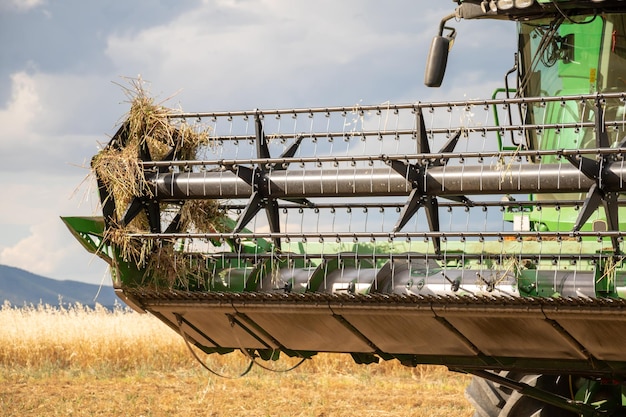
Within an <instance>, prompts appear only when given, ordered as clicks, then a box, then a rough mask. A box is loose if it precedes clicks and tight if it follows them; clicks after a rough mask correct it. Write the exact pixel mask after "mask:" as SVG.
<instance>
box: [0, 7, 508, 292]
mask: <svg viewBox="0 0 626 417" xmlns="http://www.w3.org/2000/svg"><path fill="white" fill-rule="evenodd" d="M454 6H455V3H454V2H453V1H451V0H443V1H442V0H439V1H436V2H435V1H432V0H388V1H384V2H383V1H380V0H378V1H374V0H340V1H338V0H316V1H314V2H313V1H298V0H203V1H202V0H179V1H175V2H173V1H171V2H166V1H156V0H133V1H120V0H99V1H84V0H0V51H2V53H1V54H0V189H1V190H2V196H0V264H4V265H10V266H15V267H18V268H22V269H26V270H28V271H30V272H33V273H36V274H40V275H44V276H47V277H50V278H55V279H60V280H77V281H84V282H89V283H94V284H99V283H103V282H104V283H106V284H110V279H109V277H108V273H107V266H106V264H105V263H104V262H103V261H101V260H99V259H98V258H95V257H93V256H92V255H90V254H88V253H87V252H86V251H85V250H84V249H83V248H82V247H81V246H80V244H78V243H77V242H76V241H75V240H74V238H73V237H72V236H71V235H70V233H69V232H68V231H67V229H66V228H65V226H64V225H63V223H62V222H61V220H60V218H59V217H60V216H71V215H80V216H84V215H98V214H99V206H98V201H97V197H96V195H95V193H94V184H93V180H92V179H91V178H90V177H89V176H88V174H89V161H90V159H91V157H92V156H93V155H94V154H96V153H97V152H98V150H99V149H100V147H101V146H102V145H103V144H105V143H106V142H107V141H108V139H109V138H110V136H111V135H112V134H113V133H115V130H116V127H117V126H118V125H119V123H120V122H121V121H122V120H123V118H124V115H125V113H126V112H127V111H128V109H129V103H128V98H127V96H126V95H125V93H124V89H123V87H127V86H129V79H133V78H137V77H139V76H140V77H141V78H142V79H143V80H144V81H145V82H146V83H147V89H148V91H149V92H150V94H151V95H152V96H154V97H155V98H156V99H157V101H164V104H165V105H167V106H168V107H175V108H179V107H180V108H182V109H183V110H185V111H190V112H201V111H219V110H237V109H254V108H290V107H317V106H336V105H346V106H351V105H354V104H355V103H362V104H378V103H385V102H398V103H411V102H416V101H439V100H461V99H474V98H486V97H490V96H491V93H492V91H493V90H494V89H495V88H497V87H501V86H502V84H503V77H504V73H505V72H506V71H507V70H508V69H509V68H510V67H512V65H513V53H514V51H515V39H516V35H515V25H514V23H512V22H493V21H467V22H454V23H452V24H453V25H454V26H455V27H456V29H457V38H456V41H455V43H454V47H453V50H452V52H451V54H450V58H449V63H448V70H447V73H446V79H445V80H444V85H443V86H442V87H441V88H438V89H429V88H427V87H425V86H424V84H423V79H424V64H425V60H426V57H427V55H428V48H429V46H430V41H431V39H432V37H433V36H434V35H436V33H437V30H438V26H439V21H440V20H441V18H442V17H443V16H445V15H447V14H449V13H450V12H451V11H452V10H453V9H454Z"/></svg>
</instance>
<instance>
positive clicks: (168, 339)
mask: <svg viewBox="0 0 626 417" xmlns="http://www.w3.org/2000/svg"><path fill="white" fill-rule="evenodd" d="M201 359H202V360H203V361H205V363H206V364H207V365H208V366H209V367H210V368H211V369H213V370H215V371H217V372H218V373H221V374H223V375H225V376H229V377H236V376H238V375H239V373H240V372H241V371H242V370H243V369H245V367H246V365H247V360H246V358H245V357H244V356H243V355H242V354H240V353H233V354H229V355H223V356H220V355H209V356H206V355H202V356H201ZM293 364H294V362H293V360H291V359H289V358H286V359H284V360H281V361H278V362H276V363H275V362H272V363H267V364H266V365H267V367H269V368H272V369H274V370H275V371H280V370H284V369H285V368H288V367H290V366H292V365H293ZM468 383H469V377H468V376H466V375H460V374H455V373H451V372H449V371H447V369H446V368H443V367H435V366H418V367H417V368H406V367H404V366H402V365H400V364H399V363H398V362H397V361H389V362H384V363H380V364H373V365H367V366H366V365H356V364H354V363H353V361H352V359H351V357H350V356H349V355H338V354H319V355H317V356H315V357H313V359H311V360H307V361H305V363H304V364H303V365H302V366H300V367H298V368H297V369H295V370H293V371H290V372H270V371H268V370H265V369H262V368H260V367H257V366H255V367H253V368H252V370H251V372H250V373H248V374H247V375H246V376H244V377H242V378H234V379H230V378H222V377H217V376H215V375H212V374H210V373H209V372H207V371H206V370H205V369H203V368H202V367H201V366H200V365H199V364H198V363H197V362H196V360H195V359H194V358H193V357H192V356H191V354H190V353H189V351H188V350H187V347H186V346H185V344H184V342H183V340H182V338H181V337H180V336H179V335H178V334H176V332H174V331H173V330H171V329H170V328H168V327H167V326H165V325H164V324H163V323H161V322H160V321H159V320H157V319H156V318H154V317H152V316H150V315H148V314H138V313H135V312H132V311H130V310H127V309H124V308H121V307H120V308H117V309H115V310H113V311H110V310H107V309H105V308H103V307H96V308H95V309H91V308H87V307H84V306H80V305H76V306H72V307H65V308H63V307H61V308H60V307H50V306H30V307H20V308H17V307H14V306H11V305H9V304H4V305H3V306H2V307H1V308H0V415H2V416H7V417H8V416H24V415H27V416H137V417H139V416H143V417H148V416H189V415H196V416H212V417H218V416H219V417H227V416H255V417H256V416H258V417H265V416H303V417H309V416H310V417H331V416H342V417H343V416H348V417H350V416H355V417H356V416H359V417H367V416H431V417H433V416H434V417H437V416H450V415H455V416H468V417H469V416H471V415H472V413H473V410H472V408H471V406H470V405H469V403H468V402H467V400H466V399H465V398H464V395H463V392H464V389H465V387H466V386H467V384H468Z"/></svg>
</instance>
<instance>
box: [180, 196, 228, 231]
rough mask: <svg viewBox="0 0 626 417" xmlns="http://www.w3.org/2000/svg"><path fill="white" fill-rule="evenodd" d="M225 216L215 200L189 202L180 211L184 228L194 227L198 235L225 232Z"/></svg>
mask: <svg viewBox="0 0 626 417" xmlns="http://www.w3.org/2000/svg"><path fill="white" fill-rule="evenodd" d="M224 216H225V214H224V212H223V211H222V210H220V208H219V204H218V203H217V201H215V200H188V201H185V203H184V205H183V207H182V208H181V210H180V218H181V221H182V222H183V224H184V225H185V226H184V228H190V227H193V229H194V230H195V232H197V233H215V232H222V231H224V223H223V220H224Z"/></svg>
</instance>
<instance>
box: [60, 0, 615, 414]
mask: <svg viewBox="0 0 626 417" xmlns="http://www.w3.org/2000/svg"><path fill="white" fill-rule="evenodd" d="M457 3H458V6H457V8H456V11H455V12H454V13H453V14H451V15H449V16H447V17H445V18H444V19H443V20H442V22H441V25H440V28H439V33H438V35H437V36H436V37H435V40H434V41H433V45H432V47H431V52H430V57H429V60H428V65H427V71H426V84H428V85H439V84H441V82H442V80H443V73H444V71H445V68H446V64H447V54H448V51H449V49H450V46H451V43H452V40H453V39H454V37H455V36H457V34H456V31H455V30H454V29H452V28H449V27H448V26H447V24H448V21H450V20H451V19H452V18H453V17H461V18H469V19H474V18H506V19H511V20H516V21H517V27H518V32H519V36H518V39H519V45H518V49H517V51H512V52H517V53H516V54H515V55H513V54H512V56H515V59H513V60H512V62H514V66H513V68H512V69H511V71H509V73H507V74H503V88H502V89H499V90H497V91H496V92H494V94H493V96H491V97H489V98H485V99H477V100H450V101H440V102H421V101H416V102H413V103H400V104H394V103H383V104H377V105H355V106H344V107H342V106H331V107H314V108H286V109H278V110H276V109H254V108H251V109H248V110H237V111H207V112H190V113H182V112H175V111H171V110H169V109H166V108H164V107H162V106H158V105H155V104H154V103H153V102H152V100H151V99H150V98H148V97H147V96H146V94H145V92H144V91H143V89H142V85H141V84H140V83H137V85H136V87H137V88H136V90H137V91H136V95H135V97H134V99H133V103H132V107H131V112H130V114H129V117H128V118H127V120H126V121H125V122H124V123H123V124H122V125H121V126H120V128H119V130H118V131H117V132H116V133H115V135H114V136H113V138H112V139H111V141H110V142H109V144H108V145H107V146H106V147H105V148H104V149H103V150H102V151H101V152H100V153H99V154H98V155H96V156H95V157H94V159H93V162H92V168H93V172H94V174H95V177H96V181H97V184H98V189H99V193H100V198H101V202H102V216H101V217H97V218H77V217H74V218H64V220H65V222H66V223H67V224H68V226H69V227H70V230H72V232H73V233H74V234H75V236H76V237H77V238H78V239H79V240H80V241H81V243H82V244H83V245H84V246H85V247H86V248H87V249H88V250H90V251H92V252H93V253H96V254H98V255H99V256H100V257H101V258H102V259H104V260H105V261H106V262H108V263H109V265H111V269H112V272H113V283H114V286H115V288H116V291H117V292H118V294H119V295H120V297H121V298H122V299H124V300H125V301H126V302H127V303H128V304H129V305H130V306H132V307H133V308H135V309H136V310H138V311H142V312H149V313H151V314H154V315H155V316H157V317H158V318H159V319H161V320H162V321H163V322H165V323H166V324H167V325H168V326H170V327H171V328H173V329H174V330H175V331H177V332H179V333H180V334H181V335H182V336H183V338H184V339H185V341H187V342H188V343H189V344H190V345H195V346H196V347H198V348H200V349H201V350H203V351H204V352H206V353H227V352H230V351H233V350H239V351H242V352H244V353H245V354H246V355H248V356H249V357H250V359H251V361H252V362H255V361H258V360H275V359H277V358H278V357H279V356H280V355H283V356H285V355H286V356H290V357H296V358H301V359H302V360H305V359H307V358H311V357H313V356H314V355H315V354H316V353H317V352H343V353H349V354H351V355H352V356H353V358H354V359H355V360H356V361H357V362H359V363H373V362H377V361H379V360H399V361H400V362H401V363H403V364H405V365H407V366H415V365H417V364H424V363H427V364H442V365H446V366H448V367H449V368H450V369H453V370H456V371H460V372H468V373H473V374H475V375H476V376H478V377H480V378H485V379H486V381H487V382H484V380H482V379H476V380H475V381H474V382H473V383H472V385H471V386H470V389H469V391H468V393H469V396H470V399H471V400H472V401H473V402H474V403H475V405H476V407H477V414H476V415H477V416H520V415H528V416H530V415H532V416H540V415H542V416H543V415H595V414H599V413H601V414H602V415H621V414H620V413H622V412H623V410H624V408H623V406H622V386H623V383H624V380H625V378H626V353H625V351H624V348H623V346H624V345H626V315H625V314H624V311H625V310H626V269H625V266H624V233H626V232H624V230H625V223H626V212H625V211H624V208H623V200H622V197H621V196H622V194H623V193H624V192H625V190H626V182H625V180H626V164H625V162H624V158H625V150H626V147H625V141H624V138H625V137H626V135H625V125H626V85H625V82H624V79H623V77H622V74H624V73H625V71H626V61H625V58H626V41H625V40H624V39H626V14H624V13H622V12H621V11H620V6H621V2H619V1H609V0H606V1H558V2H557V1H528V0H527V1H524V0H517V1H513V0H510V1H504V0H500V1H463V2H457ZM512 24H513V23H512ZM434 30H435V28H434ZM458 36H461V35H460V34H459V35H458ZM481 381H482V382H481ZM607 381H610V383H607Z"/></svg>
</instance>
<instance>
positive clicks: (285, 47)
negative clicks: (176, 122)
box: [106, 0, 439, 109]
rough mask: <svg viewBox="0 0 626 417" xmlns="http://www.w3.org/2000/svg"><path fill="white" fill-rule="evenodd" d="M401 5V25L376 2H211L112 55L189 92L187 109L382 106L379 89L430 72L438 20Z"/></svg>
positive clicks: (120, 64)
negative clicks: (361, 102) (430, 41)
mask: <svg viewBox="0 0 626 417" xmlns="http://www.w3.org/2000/svg"><path fill="white" fill-rule="evenodd" d="M398 4H400V5H402V7H398V6H394V5H390V6H388V5H385V8H386V10H385V13H386V14H387V15H393V16H394V17H393V19H391V18H389V17H387V18H386V19H378V18H377V14H380V4H377V3H374V2H357V1H347V2H332V1H323V2H321V3H319V2H316V3H315V4H314V5H313V4H303V3H294V2H290V1H285V0H283V1H271V2H270V1H257V2H240V1H220V2H210V5H206V6H205V7H202V8H198V9H194V10H190V11H188V12H187V13H182V14H181V15H179V16H178V17H177V18H175V19H173V20H172V21H171V22H169V23H168V24H166V25H160V26H155V27H152V28H148V29H145V30H142V31H139V32H137V33H117V34H115V35H113V36H111V37H110V38H109V40H108V44H107V49H106V54H107V56H108V57H109V59H110V60H111V61H112V62H114V66H115V67H116V68H125V69H127V70H128V69H129V68H130V69H131V71H130V73H126V75H136V74H139V73H141V74H143V76H144V78H145V79H147V80H149V81H152V82H153V84H154V85H158V86H159V88H161V89H164V91H165V92H166V93H167V92H168V91H169V92H172V91H177V90H178V89H179V88H182V89H183V91H182V93H181V94H180V96H179V97H178V98H179V99H180V100H181V101H182V102H183V103H184V107H185V109H189V108H190V106H196V105H203V106H205V108H206V107H209V106H210V107H212V108H215V107H221V108H223V107H234V106H252V107H257V106H292V105H296V104H300V105H302V104H303V103H305V102H306V103H307V104H309V105H315V104H318V105H319V104H321V102H322V101H324V102H326V103H328V101H329V100H331V101H333V102H334V103H337V102H343V103H345V102H346V101H348V102H354V101H355V100H358V99H362V98H364V99H366V100H372V99H373V100H378V99H379V97H374V96H380V94H381V93H380V91H381V90H385V89H387V90H388V91H390V93H392V92H394V91H399V90H401V89H403V88H404V89H406V88H407V85H404V86H399V85H394V84H395V82H394V80H395V79H397V78H399V77H398V75H399V74H402V75H405V74H407V72H408V73H411V74H412V73H413V72H418V71H421V70H422V67H423V65H422V63H421V62H418V59H419V58H418V57H419V56H425V55H426V49H427V45H424V42H421V39H426V38H430V37H431V36H432V34H434V33H435V31H436V27H437V25H436V24H433V23H432V21H428V20H427V19H426V17H428V16H431V14H428V15H427V16H420V17H419V19H416V18H414V17H412V16H413V15H414V14H413V13H408V12H409V10H407V9H409V3H407V2H400V3H398ZM410 9H417V8H416V7H414V6H412V7H410ZM411 11H413V10H411ZM432 15H439V14H437V13H436V12H432ZM418 51H423V53H422V52H418ZM418 68H419V69H418ZM400 78H403V77H400ZM406 81H407V80H406V79H404V82H406ZM408 81H409V82H415V83H419V84H421V80H420V79H418V78H417V77H416V79H415V80H408ZM383 86H384V87H383ZM390 93H387V94H390ZM380 98H383V97H380ZM386 98H387V99H389V98H391V97H389V95H387V97H386Z"/></svg>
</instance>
